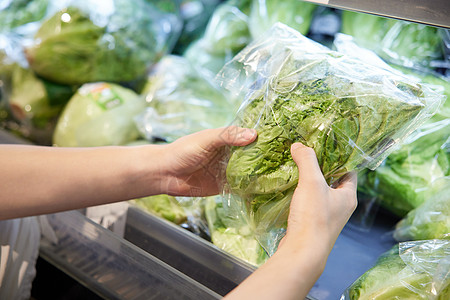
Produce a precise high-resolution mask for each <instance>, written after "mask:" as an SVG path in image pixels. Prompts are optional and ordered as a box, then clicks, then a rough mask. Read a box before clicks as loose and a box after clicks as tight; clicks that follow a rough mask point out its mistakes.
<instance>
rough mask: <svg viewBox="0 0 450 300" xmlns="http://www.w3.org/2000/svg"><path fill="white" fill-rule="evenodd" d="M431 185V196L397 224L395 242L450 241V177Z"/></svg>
mask: <svg viewBox="0 0 450 300" xmlns="http://www.w3.org/2000/svg"><path fill="white" fill-rule="evenodd" d="M432 185H433V187H432V188H431V189H432V190H433V191H432V192H431V196H430V197H429V198H427V199H426V200H425V202H424V203H422V204H421V205H420V206H418V207H417V208H415V209H413V210H412V211H410V212H409V213H408V214H407V215H406V217H405V218H403V219H402V220H401V221H400V222H398V223H397V225H396V227H395V231H394V238H395V239H396V240H397V241H408V240H430V239H444V238H448V239H450V177H448V176H447V177H444V178H440V179H438V180H435V182H433V183H432Z"/></svg>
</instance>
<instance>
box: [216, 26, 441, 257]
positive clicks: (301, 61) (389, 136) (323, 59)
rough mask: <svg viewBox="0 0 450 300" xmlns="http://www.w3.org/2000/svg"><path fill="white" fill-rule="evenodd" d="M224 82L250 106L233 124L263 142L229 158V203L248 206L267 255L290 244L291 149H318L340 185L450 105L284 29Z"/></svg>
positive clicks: (244, 54)
mask: <svg viewBox="0 0 450 300" xmlns="http://www.w3.org/2000/svg"><path fill="white" fill-rule="evenodd" d="M217 78H218V79H219V80H221V82H222V85H223V86H224V87H225V88H227V89H229V90H230V92H231V93H232V94H233V95H235V96H236V97H238V98H239V99H241V100H242V102H243V104H242V105H241V107H240V110H239V112H238V114H237V118H236V120H235V122H234V124H235V125H238V126H242V127H249V128H255V129H256V130H257V131H258V138H257V140H256V142H254V143H252V144H250V145H248V146H245V147H233V148H232V149H231V151H230V155H229V159H228V162H227V168H226V179H227V182H226V183H225V184H224V188H223V193H224V194H225V195H226V196H227V197H228V198H227V200H226V201H225V202H226V203H229V202H234V201H237V202H238V203H241V204H242V206H241V211H242V212H243V215H244V217H245V218H249V224H250V225H251V226H252V229H253V230H254V232H255V234H256V237H257V238H258V240H259V242H260V243H261V244H262V245H263V247H264V248H265V250H266V251H267V252H268V253H269V254H272V253H273V252H274V251H275V249H276V247H277V245H278V242H279V241H280V239H281V237H282V236H283V235H284V232H285V226H286V221H287V215H288V209H289V203H290V199H291V196H292V194H293V192H294V189H295V187H296V185H297V181H298V169H297V167H296V164H295V162H294V161H293V160H292V157H291V155H290V146H291V144H292V143H294V142H302V143H303V144H305V145H306V146H309V147H312V148H313V149H314V150H315V152H316V154H317V157H318V162H319V165H320V167H321V169H322V172H323V174H324V176H325V178H326V180H327V182H328V183H329V184H331V185H335V184H337V183H338V182H339V179H340V178H341V177H342V176H344V175H345V174H346V173H347V172H350V171H353V170H361V169H363V168H365V167H368V168H375V167H376V166H378V165H379V164H380V162H381V161H382V160H383V159H384V158H385V157H386V156H387V155H388V154H389V152H390V151H391V150H392V146H393V145H395V144H397V143H399V141H401V140H403V139H404V138H405V137H406V136H407V135H408V134H409V133H411V132H412V131H413V130H414V129H415V128H417V127H418V126H419V125H420V124H421V123H423V122H424V121H425V120H426V119H427V118H429V117H430V116H431V115H432V114H433V113H434V112H435V110H436V109H437V107H438V106H439V105H440V102H441V100H442V97H443V96H442V95H440V94H438V93H436V92H435V91H434V90H432V89H430V88H428V87H427V86H425V85H421V84H418V83H416V82H414V81H411V80H409V79H408V78H407V77H403V76H400V75H399V74H396V73H391V72H389V71H387V70H385V69H381V68H377V67H374V66H371V65H369V64H365V63H364V62H363V61H360V60H358V59H354V58H352V57H347V56H345V55H342V54H340V53H338V52H334V51H331V50H329V49H328V48H326V47H324V46H322V45H320V44H317V43H315V42H313V41H311V40H309V39H307V38H305V37H304V36H302V35H301V34H299V33H298V32H296V31H295V30H293V29H291V28H289V27H287V26H285V25H283V24H279V23H278V24H276V25H275V26H274V27H273V28H272V29H271V30H270V31H269V32H268V33H267V35H266V36H265V37H263V38H261V39H260V40H258V41H255V42H254V43H252V44H251V45H249V46H248V47H247V48H245V49H244V50H242V51H241V52H240V53H239V55H237V56H236V57H235V58H234V59H233V60H232V61H231V62H229V63H228V64H227V65H226V66H225V67H224V68H223V69H222V70H221V72H220V73H219V74H218V76H217Z"/></svg>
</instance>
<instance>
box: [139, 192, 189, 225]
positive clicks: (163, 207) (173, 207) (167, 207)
mask: <svg viewBox="0 0 450 300" xmlns="http://www.w3.org/2000/svg"><path fill="white" fill-rule="evenodd" d="M131 202H132V203H133V204H135V205H137V206H138V207H140V208H142V209H144V210H145V211H147V212H149V213H151V214H154V215H157V216H159V217H161V218H164V219H166V220H168V221H170V222H172V223H175V224H181V223H183V222H186V220H187V215H186V212H185V211H184V209H183V207H182V206H181V205H180V203H179V202H178V201H177V200H176V198H175V197H173V196H169V195H164V194H162V195H155V196H149V197H145V198H140V199H135V200H131Z"/></svg>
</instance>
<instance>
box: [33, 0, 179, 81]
mask: <svg viewBox="0 0 450 300" xmlns="http://www.w3.org/2000/svg"><path fill="white" fill-rule="evenodd" d="M65 4H66V8H63V9H61V10H60V11H58V12H57V13H55V14H54V15H53V16H51V17H50V18H48V19H47V20H46V21H45V22H44V23H43V24H42V26H41V27H40V29H39V30H38V32H37V33H36V35H35V37H34V44H33V45H32V46H30V47H27V49H26V55H27V59H28V62H29V64H30V66H31V68H32V69H33V70H34V71H35V72H36V73H37V74H38V75H39V76H42V77H43V78H45V79H48V80H51V81H54V82H57V83H61V84H69V85H71V84H83V83H86V82H95V81H111V82H129V81H133V80H137V79H139V78H140V77H143V76H145V75H146V72H147V70H148V68H149V67H150V66H151V65H152V64H154V63H155V62H156V61H158V59H159V58H160V57H161V56H162V55H164V54H165V53H166V52H168V51H170V50H171V49H172V47H173V44H174V43H175V41H176V38H177V37H178V34H179V31H180V30H181V24H180V20H179V19H178V17H177V16H176V15H173V14H170V13H165V12H162V11H160V10H158V9H157V8H156V7H155V6H154V5H153V4H152V3H151V2H150V1H145V0H136V1H125V0H108V1H101V2H98V1H93V0H82V1H80V0H78V1H67V2H65Z"/></svg>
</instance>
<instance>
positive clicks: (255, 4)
mask: <svg viewBox="0 0 450 300" xmlns="http://www.w3.org/2000/svg"><path fill="white" fill-rule="evenodd" d="M316 8H317V5H315V4H312V3H308V2H304V1H298V0H285V1H277V0H254V1H252V6H251V12H250V16H249V21H248V23H249V29H250V32H251V35H252V38H253V39H257V38H259V37H260V36H262V35H263V34H264V33H265V32H266V31H267V30H269V29H270V28H271V27H272V26H273V25H274V24H275V23H277V22H280V23H283V24H285V25H288V26H289V27H291V28H293V29H295V30H297V31H298V32H300V33H301V34H303V35H306V34H307V33H308V30H309V27H310V25H311V21H312V18H313V15H314V11H315V9H316Z"/></svg>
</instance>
